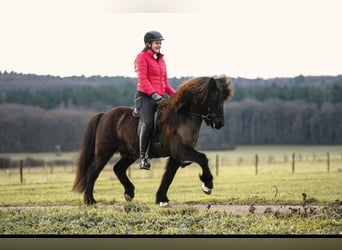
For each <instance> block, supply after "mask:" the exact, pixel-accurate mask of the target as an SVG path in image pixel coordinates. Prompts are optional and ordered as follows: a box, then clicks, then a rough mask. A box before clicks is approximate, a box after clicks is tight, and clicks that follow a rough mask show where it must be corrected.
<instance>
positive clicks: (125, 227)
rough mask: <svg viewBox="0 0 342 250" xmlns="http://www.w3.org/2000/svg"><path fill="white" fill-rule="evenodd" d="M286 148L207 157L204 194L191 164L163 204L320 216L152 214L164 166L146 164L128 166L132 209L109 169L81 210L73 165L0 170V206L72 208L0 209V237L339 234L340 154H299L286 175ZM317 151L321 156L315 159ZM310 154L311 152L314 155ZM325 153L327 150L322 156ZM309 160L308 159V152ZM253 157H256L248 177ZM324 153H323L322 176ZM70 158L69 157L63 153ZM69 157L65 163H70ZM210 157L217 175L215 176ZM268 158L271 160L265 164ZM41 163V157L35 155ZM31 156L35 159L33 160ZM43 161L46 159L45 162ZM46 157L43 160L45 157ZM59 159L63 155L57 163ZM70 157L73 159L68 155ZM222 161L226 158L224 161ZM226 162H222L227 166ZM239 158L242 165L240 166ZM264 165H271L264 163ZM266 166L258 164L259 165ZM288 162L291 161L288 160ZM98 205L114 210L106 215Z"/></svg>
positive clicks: (176, 211) (241, 150)
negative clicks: (267, 208) (308, 210)
mask: <svg viewBox="0 0 342 250" xmlns="http://www.w3.org/2000/svg"><path fill="white" fill-rule="evenodd" d="M292 149H293V148H291V147H244V148H237V150H235V151H228V152H207V155H208V158H209V160H210V166H211V168H212V173H213V175H214V190H213V193H212V195H210V196H208V195H205V194H204V193H203V192H202V191H201V183H200V181H199V178H198V175H199V173H200V172H201V169H200V168H199V166H198V165H197V164H192V165H191V166H189V167H187V168H185V169H180V170H179V171H178V172H177V175H176V177H175V179H174V181H173V183H172V185H171V186H170V189H169V192H168V196H169V198H170V200H171V204H244V205H251V204H287V205H300V204H302V193H306V194H307V200H308V202H309V205H324V206H328V208H329V209H328V210H326V211H325V212H322V213H319V214H314V215H310V216H309V217H303V215H297V214H294V215H291V216H283V217H276V216H274V214H273V215H267V214H264V215H252V214H249V215H236V214H235V215H234V214H229V213H226V212H223V211H211V210H210V211H198V210H196V209H194V208H193V207H191V206H190V207H189V208H181V209H180V208H171V209H160V208H159V207H158V206H156V205H155V204H154V201H155V193H156V191H157V189H158V187H159V184H160V180H161V176H162V174H163V168H164V167H163V166H164V164H165V159H160V160H153V162H152V167H153V170H152V171H142V170H139V169H138V164H133V165H132V167H131V170H130V173H129V174H130V176H131V180H132V182H133V183H134V185H135V187H136V192H135V195H136V197H135V198H134V200H133V202H132V203H130V204H128V203H126V201H125V200H124V197H123V191H124V190H123V187H122V186H121V184H120V183H119V181H118V180H117V178H116V177H115V176H114V174H113V171H112V167H111V166H110V165H108V166H106V168H105V169H104V170H103V171H102V173H101V174H100V176H99V178H98V180H97V182H96V184H95V191H94V196H95V199H96V200H97V201H98V204H99V205H100V206H99V207H90V208H88V207H85V206H84V205H83V196H82V194H79V193H76V192H72V191H71V188H72V183H73V180H74V175H75V174H74V166H67V167H55V168H53V169H52V171H51V168H50V167H45V168H43V167H39V168H24V183H20V178H19V170H18V169H7V170H1V171H0V196H1V200H0V206H2V207H6V206H74V207H68V208H51V209H23V208H17V209H13V208H11V209H6V208H2V209H1V210H0V234H338V233H340V232H341V231H342V224H341V217H342V215H341V206H339V207H331V204H332V203H334V202H335V201H336V200H341V198H342V188H341V183H342V172H340V171H338V169H339V168H341V166H342V160H341V158H340V153H339V152H340V151H341V147H329V148H323V147H321V148H319V147H300V148H298V147H297V148H296V152H297V153H298V154H299V153H301V154H302V160H301V161H298V162H297V163H296V168H295V173H292V163H291V161H290V160H289V161H283V160H281V159H282V155H284V154H285V153H287V154H289V155H291V154H292V153H291V151H292ZM319 149H320V150H321V151H324V152H323V153H320V152H319ZM315 150H316V151H315ZM327 150H329V151H327ZM314 151H315V157H316V158H315V160H314V159H311V158H309V157H307V158H306V157H305V156H306V155H307V156H309V155H311V154H312V153H306V154H305V152H314ZM255 152H257V153H258V155H259V157H260V159H261V160H260V162H259V166H258V174H257V175H256V174H255V167H254V162H253V160H250V161H248V160H247V159H253V155H254V154H255ZM326 152H330V159H331V161H330V171H329V172H328V171H327V166H326V164H327V163H326V158H324V157H325V155H326ZM70 155H71V154H70ZM70 155H69V156H68V157H70ZM216 155H219V163H220V165H219V171H218V175H216V168H215V162H216ZM268 155H272V157H269V156H268ZM40 156H42V155H40ZM32 157H37V155H34V156H32ZM44 157H47V158H48V159H51V158H52V157H53V156H52V157H51V156H46V155H44ZM49 157H50V158H49ZM62 157H64V156H62ZM72 157H74V158H75V154H73V156H72ZM225 157H226V158H227V159H226V158H225ZM228 158H229V161H228ZM241 158H242V159H244V160H242V161H241ZM269 158H272V159H273V160H272V161H269V160H268V159H269ZM262 159H266V160H262ZM289 159H291V158H289ZM101 205H115V206H110V208H107V207H103V206H101Z"/></svg>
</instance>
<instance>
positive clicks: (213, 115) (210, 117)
mask: <svg viewBox="0 0 342 250" xmlns="http://www.w3.org/2000/svg"><path fill="white" fill-rule="evenodd" d="M208 112H209V113H207V114H199V113H194V112H189V114H190V115H193V116H197V117H201V118H202V119H204V120H207V121H209V122H210V121H212V120H214V119H215V118H216V116H217V115H216V113H215V112H210V108H208Z"/></svg>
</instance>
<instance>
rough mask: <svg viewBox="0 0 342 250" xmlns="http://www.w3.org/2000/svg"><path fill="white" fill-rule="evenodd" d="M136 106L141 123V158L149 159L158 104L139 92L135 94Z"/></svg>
mask: <svg viewBox="0 0 342 250" xmlns="http://www.w3.org/2000/svg"><path fill="white" fill-rule="evenodd" d="M135 105H136V109H137V110H138V113H139V117H140V122H141V128H140V134H139V147H140V157H141V158H148V146H149V142H150V138H151V135H152V131H153V123H154V121H153V120H154V113H155V111H156V109H157V104H156V103H155V101H153V99H152V98H151V97H150V96H149V95H147V94H145V93H143V92H140V91H137V93H136V94H135Z"/></svg>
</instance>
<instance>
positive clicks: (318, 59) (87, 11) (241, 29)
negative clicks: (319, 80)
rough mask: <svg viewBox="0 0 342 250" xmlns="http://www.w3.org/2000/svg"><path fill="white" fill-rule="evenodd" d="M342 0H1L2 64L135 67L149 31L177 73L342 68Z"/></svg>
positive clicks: (122, 72)
mask: <svg viewBox="0 0 342 250" xmlns="http://www.w3.org/2000/svg"><path fill="white" fill-rule="evenodd" d="M341 10H342V1H341V0H172V1H170V0H0V71H2V72H3V71H5V70H6V71H15V72H19V73H20V72H21V73H34V74H42V75H46V74H49V75H59V76H72V75H85V76H91V75H101V76H105V75H106V76H135V72H134V67H133V62H134V59H135V57H136V55H137V54H138V53H139V52H140V51H141V50H142V48H143V47H144V43H143V36H144V34H145V32H146V31H149V30H158V31H160V32H161V33H162V34H163V36H164V37H165V41H164V42H163V45H162V53H164V54H165V60H166V64H167V68H168V74H169V76H170V77H173V76H177V77H179V76H203V75H217V74H222V73H224V74H227V75H228V76H231V77H247V78H256V77H262V78H271V77H293V76H297V75H300V74H303V75H338V74H342V60H341V59H342V31H341V28H342V15H341Z"/></svg>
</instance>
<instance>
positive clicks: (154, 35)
mask: <svg viewBox="0 0 342 250" xmlns="http://www.w3.org/2000/svg"><path fill="white" fill-rule="evenodd" d="M162 40H164V38H163V36H162V34H160V33H159V32H158V31H149V32H147V33H146V34H145V36H144V42H145V44H147V43H151V42H153V41H162Z"/></svg>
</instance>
